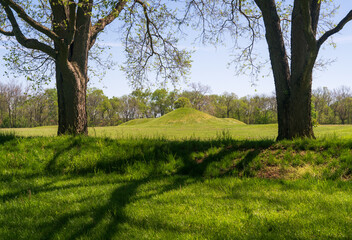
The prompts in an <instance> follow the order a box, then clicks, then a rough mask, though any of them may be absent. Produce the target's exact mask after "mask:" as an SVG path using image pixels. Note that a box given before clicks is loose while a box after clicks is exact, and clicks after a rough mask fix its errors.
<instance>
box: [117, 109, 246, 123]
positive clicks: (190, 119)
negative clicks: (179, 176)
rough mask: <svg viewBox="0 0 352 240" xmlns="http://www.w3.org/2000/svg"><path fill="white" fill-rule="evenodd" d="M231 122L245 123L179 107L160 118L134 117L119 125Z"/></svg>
mask: <svg viewBox="0 0 352 240" xmlns="http://www.w3.org/2000/svg"><path fill="white" fill-rule="evenodd" d="M233 124H242V125H245V123H243V122H241V121H238V120H236V119H233V118H217V117H214V116H211V115H209V114H207V113H204V112H201V111H198V110H196V109H193V108H179V109H176V110H174V111H172V112H170V113H168V114H165V115H164V116H162V117H160V118H155V119H135V120H131V121H129V122H127V123H125V124H123V125H121V126H135V125H139V126H145V127H159V126H165V125H166V126H194V125H197V126H198V127H203V126H207V125H210V126H219V127H226V126H230V125H233Z"/></svg>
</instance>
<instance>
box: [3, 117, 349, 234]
mask: <svg viewBox="0 0 352 240" xmlns="http://www.w3.org/2000/svg"><path fill="white" fill-rule="evenodd" d="M181 111H182V112H174V113H172V114H171V115H167V116H165V117H164V118H159V119H152V120H137V121H133V122H129V123H127V124H125V125H123V126H119V127H107V128H95V131H94V130H93V129H90V134H91V135H92V136H96V137H92V136H91V137H85V136H76V137H71V136H60V137H50V135H54V134H55V131H56V130H55V127H42V128H35V129H16V130H15V134H9V133H8V130H2V131H1V132H0V239H351V238H352V217H351V216H352V184H351V178H352V154H351V148H352V138H349V132H350V130H352V128H351V127H349V126H320V127H318V128H317V129H316V133H317V135H318V136H319V137H318V139H317V140H309V139H302V140H299V139H297V140H294V141H282V142H275V141H274V139H275V133H276V126H275V125H269V126H267V125H256V126H248V125H244V124H242V123H240V122H236V121H234V120H226V119H216V118H211V117H209V115H208V116H207V115H202V116H200V115H199V113H197V112H194V111H191V110H181ZM187 111H188V113H187ZM189 111H191V112H189ZM182 114H184V115H183V116H182ZM192 114H193V116H192ZM195 118H196V119H201V120H199V121H198V122H196V121H195ZM158 126H160V128H158ZM136 129H139V132H137V130H136ZM202 129H204V131H202ZM11 131H12V130H11ZM122 133H123V134H122ZM38 135H41V136H40V137H38ZM28 136H37V137H28ZM324 136H325V137H324Z"/></svg>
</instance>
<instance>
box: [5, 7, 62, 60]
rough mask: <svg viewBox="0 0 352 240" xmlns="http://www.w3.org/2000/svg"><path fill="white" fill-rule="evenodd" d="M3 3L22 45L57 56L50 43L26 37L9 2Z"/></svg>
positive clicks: (15, 34) (17, 38) (14, 32)
mask: <svg viewBox="0 0 352 240" xmlns="http://www.w3.org/2000/svg"><path fill="white" fill-rule="evenodd" d="M2 5H3V6H4V9H5V12H6V15H7V17H8V19H9V21H10V23H11V25H12V28H13V30H12V32H13V34H14V36H15V37H16V40H17V41H18V42H19V43H20V44H21V45H22V46H24V47H26V48H30V49H36V50H40V51H42V52H45V53H46V54H48V55H49V56H50V57H52V58H55V56H56V53H55V50H54V49H53V48H52V47H50V46H48V45H46V44H44V43H42V42H39V41H38V40H37V39H28V38H26V37H25V36H24V35H23V33H22V31H21V29H20V27H19V25H18V23H17V20H16V18H15V16H14V15H13V12H12V10H11V8H10V7H9V6H8V5H7V4H3V3H2Z"/></svg>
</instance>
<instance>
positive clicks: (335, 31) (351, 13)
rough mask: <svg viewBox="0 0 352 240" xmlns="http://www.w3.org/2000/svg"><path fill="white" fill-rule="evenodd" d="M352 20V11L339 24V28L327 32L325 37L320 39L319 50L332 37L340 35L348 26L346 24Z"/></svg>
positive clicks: (318, 42)
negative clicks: (336, 34)
mask: <svg viewBox="0 0 352 240" xmlns="http://www.w3.org/2000/svg"><path fill="white" fill-rule="evenodd" d="M351 20H352V10H351V11H350V12H349V13H348V14H347V15H346V17H344V18H343V19H342V20H341V21H340V22H339V24H337V26H336V27H335V28H333V29H331V30H329V31H327V32H326V33H324V34H323V36H321V37H320V38H319V40H318V41H317V45H318V48H320V47H321V45H323V43H324V42H325V41H326V40H327V39H328V38H329V37H331V36H332V35H334V34H335V33H338V32H339V31H341V30H342V28H343V27H344V26H345V25H346V23H348V22H349V21H351Z"/></svg>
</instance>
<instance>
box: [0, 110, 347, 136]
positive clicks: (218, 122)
mask: <svg viewBox="0 0 352 240" xmlns="http://www.w3.org/2000/svg"><path fill="white" fill-rule="evenodd" d="M314 130H315V134H316V137H331V136H336V137H339V138H347V139H348V138H352V125H321V126H318V127H316V128H315V129H314ZM0 132H10V133H14V134H16V135H18V136H56V132H57V126H48V127H37V128H15V129H0ZM89 135H90V136H94V137H109V138H115V139H123V138H131V137H132V138H140V137H147V138H160V137H162V138H166V139H171V140H180V139H190V138H200V139H214V138H217V137H219V136H223V135H226V136H228V137H231V138H235V139H275V138H276V136H277V124H263V125H246V124H244V123H242V122H240V121H238V120H236V119H230V118H216V117H213V116H210V115H208V114H205V113H202V112H200V111H197V110H194V109H188V108H184V109H177V110H175V111H173V112H171V113H168V114H166V115H164V116H163V117H160V118H156V119H135V120H132V121H129V122H127V123H125V124H122V125H120V126H111V127H91V128H89Z"/></svg>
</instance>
